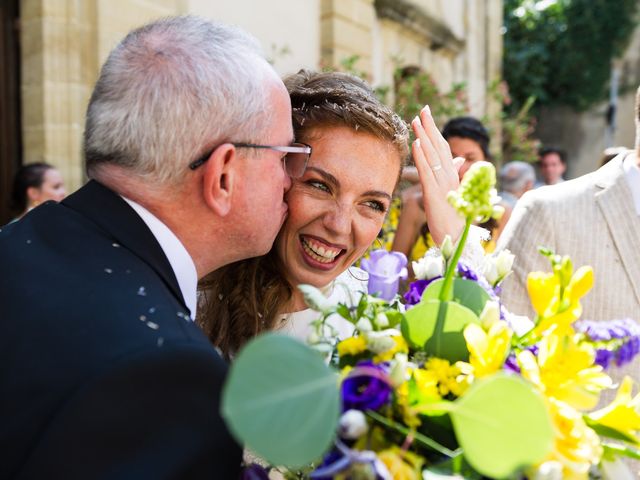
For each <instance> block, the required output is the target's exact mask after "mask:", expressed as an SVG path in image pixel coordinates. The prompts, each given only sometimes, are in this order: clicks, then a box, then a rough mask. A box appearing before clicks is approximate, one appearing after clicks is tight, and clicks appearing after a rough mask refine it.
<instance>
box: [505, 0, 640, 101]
mask: <svg viewBox="0 0 640 480" xmlns="http://www.w3.org/2000/svg"><path fill="white" fill-rule="evenodd" d="M639 3H640V2H639V1H638V0H542V1H535V0H504V27H505V33H504V56H503V76H504V78H505V80H506V81H507V83H508V84H509V90H510V93H511V97H512V99H513V103H512V108H513V109H514V110H518V109H520V108H522V106H523V105H524V104H525V103H526V102H527V100H528V99H529V98H530V97H531V96H534V97H535V98H536V104H537V105H566V106H570V107H572V108H574V109H576V110H585V109H587V108H589V107H590V106H592V105H593V104H594V103H597V102H599V101H601V100H603V99H605V98H606V96H607V88H608V80H609V77H610V69H611V61H612V59H614V58H616V57H617V56H620V55H621V54H622V53H623V52H624V49H625V47H626V46H627V44H628V42H629V40H630V38H631V34H632V33H633V30H634V28H635V26H636V24H637V14H638V6H639Z"/></svg>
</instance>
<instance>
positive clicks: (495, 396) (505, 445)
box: [449, 373, 554, 478]
mask: <svg viewBox="0 0 640 480" xmlns="http://www.w3.org/2000/svg"><path fill="white" fill-rule="evenodd" d="M449 415H450V416H451V421H452V423H453V428H454V430H455V432H456V437H457V439H458V442H459V443H460V446H461V447H462V449H463V451H464V456H465V458H466V460H467V461H468V462H469V464H470V465H471V466H472V467H473V468H474V469H475V470H477V471H478V472H479V473H481V474H482V475H485V476H488V477H491V478H505V477H508V476H510V475H512V474H514V473H515V472H517V471H518V470H519V469H522V468H524V467H526V466H528V465H532V464H535V463H537V462H539V461H541V460H542V459H543V458H544V457H545V456H546V455H547V454H548V453H549V451H550V450H551V448H552V446H553V438H554V434H553V427H552V423H551V418H550V415H549V411H548V409H547V407H546V405H545V402H544V399H543V397H542V395H541V394H540V393H539V392H538V391H537V390H536V389H535V388H534V387H533V385H531V384H530V383H529V382H527V381H525V380H523V379H522V378H521V377H518V376H516V375H508V374H503V373H499V374H496V375H492V376H491V377H488V378H486V379H480V380H477V381H476V382H475V383H474V384H473V385H472V387H471V388H470V389H469V390H468V391H467V392H466V393H465V394H464V395H463V396H462V397H460V398H458V399H457V400H456V401H455V402H454V408H453V409H452V410H451V412H450V413H449Z"/></svg>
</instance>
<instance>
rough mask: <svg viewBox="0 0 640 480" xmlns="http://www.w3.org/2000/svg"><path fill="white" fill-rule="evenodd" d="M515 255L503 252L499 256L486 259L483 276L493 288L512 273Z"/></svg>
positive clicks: (507, 251)
mask: <svg viewBox="0 0 640 480" xmlns="http://www.w3.org/2000/svg"><path fill="white" fill-rule="evenodd" d="M515 258H516V257H515V255H514V254H512V253H511V252H510V251H509V250H501V251H500V253H498V254H497V255H491V256H488V257H486V258H485V262H484V265H483V266H482V274H483V275H484V278H486V279H487V282H489V283H490V284H491V285H492V286H494V287H495V286H496V285H497V284H498V283H500V282H501V281H502V280H504V279H505V277H506V276H507V275H509V274H510V273H511V267H512V266H513V261H514V259H515Z"/></svg>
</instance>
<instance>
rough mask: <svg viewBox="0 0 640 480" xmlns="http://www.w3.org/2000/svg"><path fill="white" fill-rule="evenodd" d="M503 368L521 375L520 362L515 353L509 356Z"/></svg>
mask: <svg viewBox="0 0 640 480" xmlns="http://www.w3.org/2000/svg"><path fill="white" fill-rule="evenodd" d="M502 368H504V369H505V370H509V371H510V372H513V373H518V374H519V373H520V365H518V360H517V359H516V356H515V355H514V354H513V353H510V354H509V356H508V357H507V359H506V360H505V361H504V365H503V366H502Z"/></svg>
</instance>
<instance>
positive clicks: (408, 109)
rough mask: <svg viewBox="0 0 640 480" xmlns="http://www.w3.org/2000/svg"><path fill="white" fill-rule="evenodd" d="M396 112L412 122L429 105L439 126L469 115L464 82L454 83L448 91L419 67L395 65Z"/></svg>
mask: <svg viewBox="0 0 640 480" xmlns="http://www.w3.org/2000/svg"><path fill="white" fill-rule="evenodd" d="M394 82H395V104H394V108H395V111H396V112H397V113H398V115H400V116H401V117H402V119H403V120H404V121H406V122H410V121H411V120H412V119H413V118H414V117H415V116H416V115H418V113H420V110H421V109H422V108H423V107H424V106H425V105H426V104H429V108H430V109H431V114H432V115H433V118H434V119H435V121H436V125H440V126H442V125H444V124H445V123H446V121H447V120H449V119H451V118H453V117H459V116H461V115H468V114H469V107H468V97H467V89H466V84H465V83H454V84H453V85H451V89H450V90H449V92H447V93H443V92H441V91H440V89H439V88H438V86H437V85H436V82H435V81H434V80H433V78H432V77H431V75H429V74H428V73H427V72H424V71H422V70H419V69H417V68H396V70H395V72H394Z"/></svg>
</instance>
